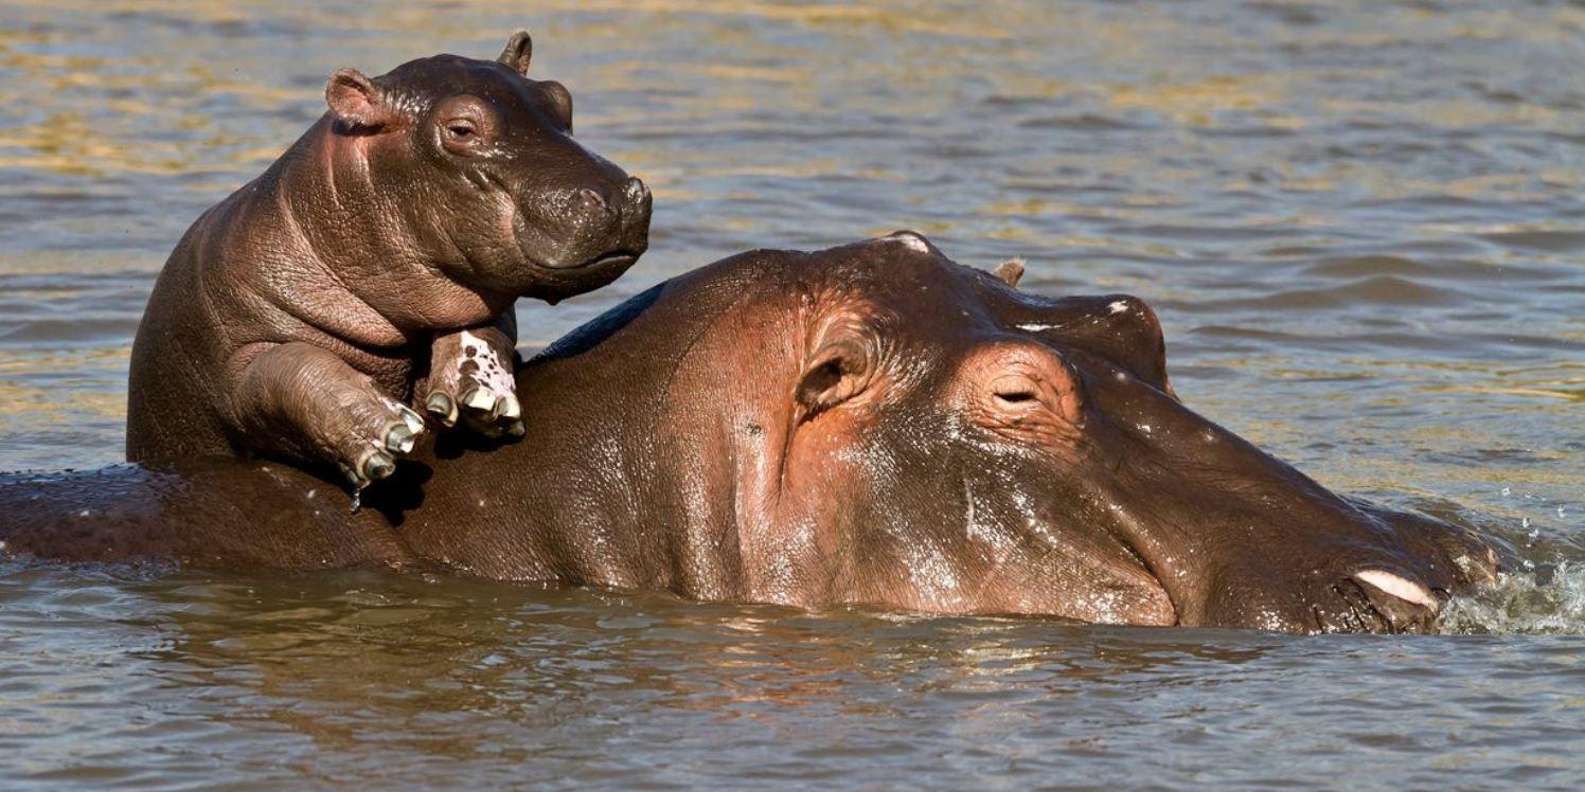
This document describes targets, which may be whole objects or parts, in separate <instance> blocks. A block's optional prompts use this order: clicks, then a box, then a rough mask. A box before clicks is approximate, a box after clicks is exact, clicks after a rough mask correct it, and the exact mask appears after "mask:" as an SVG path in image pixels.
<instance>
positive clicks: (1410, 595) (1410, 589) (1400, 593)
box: [1354, 569, 1440, 610]
mask: <svg viewBox="0 0 1585 792" xmlns="http://www.w3.org/2000/svg"><path fill="white" fill-rule="evenodd" d="M1354 579H1355V580H1358V581H1359V582H1361V583H1366V584H1369V585H1371V586H1374V587H1376V588H1378V589H1381V590H1382V591H1385V592H1387V593H1388V594H1391V595H1392V596H1394V597H1397V598H1398V599H1401V600H1404V601H1406V602H1412V603H1414V604H1416V605H1421V606H1424V607H1427V608H1430V609H1431V610H1436V609H1437V608H1438V607H1440V606H1439V605H1438V604H1437V601H1436V598H1435V597H1433V596H1431V591H1430V589H1427V588H1426V587H1425V586H1422V585H1420V584H1419V583H1415V582H1414V581H1412V580H1405V579H1404V578H1401V577H1399V576H1397V575H1394V574H1393V573H1391V572H1386V571H1383V570H1380V569H1367V570H1365V571H1363V572H1355V573H1354Z"/></svg>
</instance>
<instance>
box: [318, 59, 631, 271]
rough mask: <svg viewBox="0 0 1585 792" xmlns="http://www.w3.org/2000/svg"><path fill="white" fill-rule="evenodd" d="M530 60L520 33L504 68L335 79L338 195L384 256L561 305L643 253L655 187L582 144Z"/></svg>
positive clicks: (562, 101) (430, 65) (441, 67)
mask: <svg viewBox="0 0 1585 792" xmlns="http://www.w3.org/2000/svg"><path fill="white" fill-rule="evenodd" d="M531 54H532V42H531V40H530V38H529V36H528V34H527V33H526V32H519V33H517V34H515V35H514V36H512V38H511V40H510V41H508V42H507V45H506V49H505V50H504V51H503V52H502V53H501V56H500V57H499V58H498V59H496V60H493V61H483V60H473V59H471V58H463V57H458V56H456V55H436V56H434V57H429V58H422V59H419V60H414V61H409V62H407V63H404V64H402V65H401V66H398V67H396V68H395V69H393V70H392V71H390V72H389V73H386V74H383V75H380V76H378V77H373V78H370V77H366V76H364V75H363V74H361V73H360V72H358V71H356V70H354V69H341V70H338V71H337V72H336V73H335V74H333V75H332V76H331V78H330V81H329V83H328V84H327V85H326V87H325V100H326V103H327V104H329V106H330V112H329V114H328V116H327V118H328V119H329V123H330V125H331V126H330V129H331V133H332V134H333V135H335V136H337V137H338V138H341V139H343V140H344V141H345V143H346V145H340V146H338V147H337V153H336V154H334V155H332V156H333V159H334V165H333V168H334V170H335V172H334V173H333V174H332V180H331V184H330V190H331V191H332V192H334V193H335V194H336V195H337V197H336V202H337V203H338V204H340V205H346V204H351V205H354V206H356V207H358V208H359V209H361V210H362V211H360V213H359V216H362V217H376V218H380V223H379V226H380V227H379V228H376V229H372V230H370V231H369V232H368V233H365V234H364V236H365V237H366V238H369V239H370V240H371V242H370V246H371V247H375V250H374V251H371V253H372V254H373V255H375V256H376V257H384V258H407V259H412V260H418V261H422V262H424V266H427V267H438V268H439V269H440V271H441V273H442V274H443V275H444V276H445V277H447V278H449V279H451V280H453V281H455V282H457V283H461V284H464V285H466V286H468V287H471V288H473V289H476V290H479V291H482V292H486V293H490V294H494V295H505V296H509V297H517V296H530V297H539V298H542V299H547V300H551V301H555V300H558V299H561V298H563V297H567V296H570V295H573V294H578V293H582V292H585V291H588V290H591V289H595V288H598V287H600V286H603V285H605V284H607V283H609V282H611V281H612V280H614V279H615V278H616V277H617V276H619V275H621V274H622V272H623V271H625V270H626V269H627V268H628V267H629V266H631V265H632V264H633V262H634V261H635V260H636V259H637V258H638V256H639V255H641V254H642V253H643V252H644V250H645V248H646V247H647V245H648V233H649V218H650V205H651V201H650V194H649V189H648V188H647V187H645V186H644V183H643V182H641V181H639V180H638V179H635V178H629V177H628V175H627V174H626V173H624V172H623V171H622V169H620V168H618V167H617V166H616V165H614V164H612V163H610V162H608V161H606V160H605V159H603V158H601V157H600V156H598V155H596V154H594V153H592V152H590V151H588V150H586V149H584V148H583V147H582V146H580V145H578V143H577V142H576V141H574V140H573V138H572V96H571V94H569V93H568V92H567V89H566V88H565V87H563V86H562V85H561V84H560V83H557V82H553V81H549V80H545V81H540V80H531V79H528V77H527V73H528V67H529V60H530V56H531ZM342 233H345V230H343V232H342ZM387 246H388V247H389V248H390V249H385V250H382V249H380V248H384V247H387ZM390 277H391V278H393V279H394V278H397V277H400V274H399V273H398V274H392V275H391V276H390ZM377 279H378V278H377ZM389 286H390V284H385V283H380V284H377V285H375V286H373V287H371V288H370V290H371V291H390V288H389Z"/></svg>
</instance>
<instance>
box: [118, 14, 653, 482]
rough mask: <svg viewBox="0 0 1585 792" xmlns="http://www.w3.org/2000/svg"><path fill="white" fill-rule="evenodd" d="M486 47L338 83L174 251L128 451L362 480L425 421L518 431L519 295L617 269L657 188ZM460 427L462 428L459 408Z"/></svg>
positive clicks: (567, 286) (591, 285)
mask: <svg viewBox="0 0 1585 792" xmlns="http://www.w3.org/2000/svg"><path fill="white" fill-rule="evenodd" d="M531 54H532V44H531V42H530V40H529V37H528V34H526V33H518V34H516V35H514V36H513V37H512V38H511V40H510V41H508V43H507V45H506V48H505V49H504V50H503V52H502V53H501V56H500V57H499V58H498V59H497V60H493V61H483V60H472V59H469V58H462V57H458V56H455V55H437V56H434V57H430V58H423V59H420V60H415V61H410V62H408V63H404V64H402V65H401V66H399V67H397V68H396V69H394V70H392V71H391V72H390V73H388V74H384V75H381V76H379V77H374V78H369V77H366V76H364V75H363V74H361V73H359V72H357V71H355V70H352V69H341V70H339V71H337V72H336V73H335V74H334V75H332V76H331V78H330V81H329V83H328V85H327V86H326V89H325V100H326V103H327V105H328V107H329V109H328V111H327V112H326V113H325V115H324V117H322V118H321V119H320V120H319V122H318V123H316V124H315V125H314V126H313V127H312V128H310V129H309V130H308V132H307V133H306V134H304V135H303V137H302V138H301V139H299V140H298V141H297V143H296V144H294V145H293V146H292V147H291V148H290V149H289V150H288V151H287V152H286V153H285V154H283V155H282V156H281V158H280V159H279V160H277V161H276V162H275V163H274V164H273V165H271V166H270V168H269V169H268V170H267V171H265V173H264V174H263V175H261V176H259V177H258V178H257V179H255V180H253V181H252V182H250V183H248V184H246V185H244V186H243V187H242V188H241V189H240V190H238V191H237V192H236V193H233V194H232V195H231V196H230V197H228V198H226V199H225V200H224V201H222V202H221V203H220V204H218V205H216V206H214V207H213V208H211V209H209V210H208V211H207V212H205V213H204V215H203V216H202V217H200V218H199V219H198V221H197V222H195V223H194V224H193V226H192V228H190V229H189V230H188V232H187V234H186V235H185V236H184V237H183V239H182V240H181V242H180V243H179V244H178V245H177V247H176V249H175V250H174V251H173V252H172V253H171V256H170V259H169V260H168V261H167V262H166V264H165V268H164V270H163V272H162V273H161V274H160V277H159V280H158V282H157V283H156V285H155V288H154V292H153V295H152V296H151V298H150V300H149V305H148V310H147V311H146V313H145V316H144V320H143V323H142V325H141V326H140V327H139V330H138V336H137V340H136V342H135V344H134V346H133V352H132V362H131V375H130V382H129V397H128V411H127V412H128V418H127V458H128V459H129V460H131V461H134V462H143V463H148V464H151V465H156V466H164V465H168V464H171V463H173V462H174V461H176V460H181V459H186V458H189V457H191V456H194V455H198V454H214V453H237V454H241V455H263V456H270V457H276V458H283V459H288V460H292V461H296V462H299V463H302V464H307V465H311V466H319V467H322V468H323V469H327V470H331V471H334V470H336V469H337V468H339V469H340V470H341V471H343V472H344V473H345V474H346V476H347V477H348V478H349V479H350V480H351V482H352V483H353V485H354V486H362V485H364V484H366V483H367V482H369V481H370V480H373V479H378V478H381V477H383V476H386V475H389V474H390V473H391V472H393V471H394V469H395V460H396V458H397V457H399V456H401V455H402V454H403V453H405V452H406V451H408V450H410V449H411V447H412V445H413V444H414V439H415V436H416V435H418V434H419V433H420V432H422V431H423V429H424V426H425V424H424V421H423V420H422V418H420V417H419V414H418V413H417V412H415V411H414V410H413V409H410V408H409V407H408V406H406V404H404V402H410V403H411V404H412V405H413V406H414V407H420V408H423V409H427V410H428V411H429V412H431V413H433V414H434V415H436V416H437V417H438V418H439V419H440V423H441V424H442V425H445V426H452V425H456V424H458V423H459V422H460V423H462V424H464V425H467V426H471V427H473V428H475V429H478V430H481V431H484V432H485V433H487V434H491V435H495V436H499V435H500V434H502V433H503V432H506V433H513V434H521V431H522V426H521V418H522V413H523V405H522V404H521V402H520V400H519V398H518V396H517V394H516V393H515V392H514V390H513V383H512V378H511V371H512V366H513V363H514V358H513V346H514V335H515V327H514V326H513V323H512V315H511V314H512V303H513V301H514V300H516V299H517V298H518V297H524V296H526V297H534V298H540V299H545V300H549V301H552V302H554V301H556V300H559V299H561V298H563V297H567V296H569V295H573V294H578V293H581V292H584V291H588V290H590V289H595V288H598V287H600V286H603V285H605V284H607V283H609V282H611V281H612V280H613V279H615V278H616V277H617V276H619V275H620V274H622V272H624V271H625V270H626V269H627V268H628V267H629V266H631V265H632V264H633V262H634V261H635V260H636V259H637V257H638V256H639V255H640V254H642V253H643V252H644V250H645V247H646V246H647V242H648V228H649V217H650V207H651V200H650V195H649V191H648V189H647V188H645V186H644V185H643V183H642V182H640V181H639V180H638V179H632V178H629V177H628V176H627V174H625V173H623V172H622V170H621V169H620V168H618V167H616V166H615V165H613V164H611V163H610V162H607V161H606V160H604V159H602V158H600V157H599V156H597V155H595V154H592V153H590V152H588V151H586V150H585V149H583V148H582V147H581V146H579V145H578V143H577V142H575V141H574V140H573V139H572V137H571V133H572V98H571V96H570V95H569V94H568V93H567V89H566V88H564V87H562V86H561V85H560V84H558V83H555V82H551V81H536V80H531V79H528V77H527V73H528V67H529V61H530V57H531ZM459 419H461V420H460V421H459Z"/></svg>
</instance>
